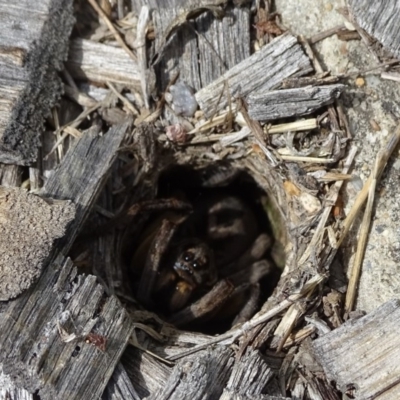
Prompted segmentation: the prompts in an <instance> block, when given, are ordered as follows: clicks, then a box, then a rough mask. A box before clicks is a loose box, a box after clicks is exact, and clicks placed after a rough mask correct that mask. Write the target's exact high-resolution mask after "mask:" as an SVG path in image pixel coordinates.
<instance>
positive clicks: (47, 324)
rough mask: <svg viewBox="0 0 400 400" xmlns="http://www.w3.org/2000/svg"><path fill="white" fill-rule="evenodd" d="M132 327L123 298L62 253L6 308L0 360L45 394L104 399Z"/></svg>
mask: <svg viewBox="0 0 400 400" xmlns="http://www.w3.org/2000/svg"><path fill="white" fill-rule="evenodd" d="M131 332H132V323H131V320H130V318H129V317H128V315H127V313H126V311H125V309H124V308H123V307H122V306H121V304H120V302H119V301H118V300H117V299H116V298H115V297H108V298H107V297H106V296H105V294H104V289H103V288H102V286H101V285H99V284H98V283H96V278H95V277H94V276H86V277H84V276H82V275H77V270H76V268H74V266H73V265H72V262H71V261H70V260H65V259H64V258H63V257H62V256H60V257H59V258H58V259H57V260H56V261H55V262H54V263H53V264H52V265H51V266H49V267H48V268H47V269H46V271H45V272H44V273H43V275H42V276H41V278H40V280H39V281H38V283H37V285H36V286H35V287H34V288H33V289H32V290H28V291H27V292H25V293H23V294H22V295H21V296H20V297H19V298H18V299H17V300H16V301H14V302H11V303H10V304H9V306H8V309H7V312H5V313H2V315H1V318H0V362H1V363H2V365H3V372H4V373H5V374H6V375H8V376H9V377H10V379H12V380H13V382H14V383H15V384H16V385H17V386H19V387H22V388H24V389H26V390H28V391H29V392H31V393H33V392H35V391H38V394H39V396H40V398H42V399H49V400H50V399H51V400H53V399H92V398H99V397H100V396H101V394H102V393H103V390H104V388H105V386H106V385H107V382H108V380H109V379H110V377H111V375H112V373H113V371H114V368H115V366H116V364H117V362H118V360H119V358H120V356H121V354H122V352H123V351H124V349H125V346H126V344H127V342H128V339H129V337H130V334H131Z"/></svg>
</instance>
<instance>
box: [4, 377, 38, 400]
mask: <svg viewBox="0 0 400 400" xmlns="http://www.w3.org/2000/svg"><path fill="white" fill-rule="evenodd" d="M0 399H1V400H34V396H33V394H31V393H29V392H28V391H26V390H25V389H20V388H17V387H16V386H15V385H14V383H13V382H12V381H11V380H10V378H9V377H8V376H7V375H4V374H3V373H2V372H1V371H0Z"/></svg>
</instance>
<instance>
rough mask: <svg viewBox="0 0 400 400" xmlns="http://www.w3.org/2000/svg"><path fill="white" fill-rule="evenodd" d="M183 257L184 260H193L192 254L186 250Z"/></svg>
mask: <svg viewBox="0 0 400 400" xmlns="http://www.w3.org/2000/svg"><path fill="white" fill-rule="evenodd" d="M183 259H184V260H185V261H192V260H193V254H192V253H189V252H187V253H185V254H184V256H183Z"/></svg>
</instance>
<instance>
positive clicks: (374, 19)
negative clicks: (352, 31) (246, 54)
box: [348, 0, 400, 58]
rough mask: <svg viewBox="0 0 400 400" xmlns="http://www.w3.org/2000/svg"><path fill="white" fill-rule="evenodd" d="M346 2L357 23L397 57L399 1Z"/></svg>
mask: <svg viewBox="0 0 400 400" xmlns="http://www.w3.org/2000/svg"><path fill="white" fill-rule="evenodd" d="M348 4H349V6H350V9H351V13H352V15H353V17H354V19H355V20H356V22H357V23H358V25H360V27H361V28H363V29H364V30H365V31H366V32H367V33H368V34H369V35H371V36H373V37H375V38H376V39H378V40H379V41H380V42H381V43H382V44H383V46H384V47H385V48H386V49H388V50H390V52H391V53H393V54H394V56H395V57H396V58H399V57H400V31H399V29H398V19H399V16H400V3H399V2H398V1H397V0H378V1H371V0H349V1H348Z"/></svg>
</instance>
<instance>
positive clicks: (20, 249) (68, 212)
mask: <svg viewBox="0 0 400 400" xmlns="http://www.w3.org/2000/svg"><path fill="white" fill-rule="evenodd" d="M74 211H75V207H74V205H73V204H71V203H70V202H66V201H55V202H50V201H49V200H48V202H46V201H44V200H42V199H41V198H40V197H38V196H35V195H33V194H28V193H27V192H26V191H25V190H23V189H18V188H5V187H0V236H1V241H0V271H1V273H0V301H5V300H9V299H12V298H14V297H16V296H18V295H19V294H21V293H22V292H23V291H24V290H26V289H27V288H29V287H30V286H31V284H32V283H33V282H34V281H36V280H37V278H38V277H39V276H40V274H41V272H42V269H43V267H44V265H45V262H46V261H47V258H48V257H49V255H50V252H51V247H52V245H53V242H54V240H55V239H58V238H60V237H62V236H63V235H64V233H65V228H66V225H67V224H68V223H69V222H70V221H71V220H72V219H73V217H74Z"/></svg>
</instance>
